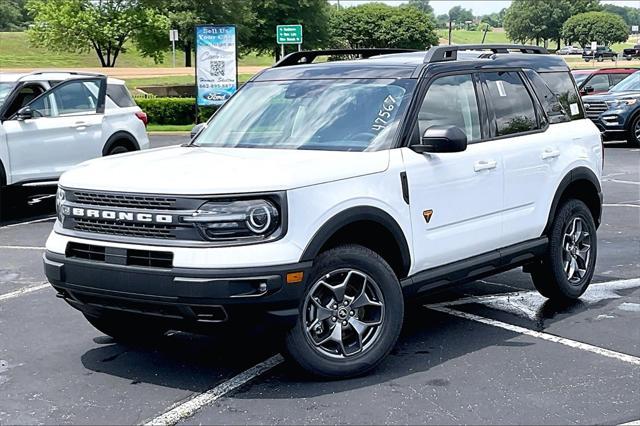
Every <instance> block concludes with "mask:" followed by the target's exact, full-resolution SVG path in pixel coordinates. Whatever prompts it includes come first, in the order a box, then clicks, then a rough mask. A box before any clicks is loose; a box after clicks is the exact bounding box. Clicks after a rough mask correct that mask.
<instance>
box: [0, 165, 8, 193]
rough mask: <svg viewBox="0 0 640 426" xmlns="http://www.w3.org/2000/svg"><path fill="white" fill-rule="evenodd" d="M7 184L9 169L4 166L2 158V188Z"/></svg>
mask: <svg viewBox="0 0 640 426" xmlns="http://www.w3.org/2000/svg"><path fill="white" fill-rule="evenodd" d="M6 184H7V171H6V170H5V168H4V164H3V163H2V160H0V188H2V187H3V186H5V185H6Z"/></svg>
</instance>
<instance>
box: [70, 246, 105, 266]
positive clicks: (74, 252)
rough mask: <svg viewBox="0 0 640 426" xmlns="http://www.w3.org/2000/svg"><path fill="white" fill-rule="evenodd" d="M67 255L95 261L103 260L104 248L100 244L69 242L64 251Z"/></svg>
mask: <svg viewBox="0 0 640 426" xmlns="http://www.w3.org/2000/svg"><path fill="white" fill-rule="evenodd" d="M66 256H67V257H75V258H77V259H86V260H93V261H96V262H104V261H105V248H104V247H101V246H93V245H89V244H80V243H73V242H72V243H69V244H68V245H67V251H66Z"/></svg>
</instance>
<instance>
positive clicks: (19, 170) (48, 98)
mask: <svg viewBox="0 0 640 426" xmlns="http://www.w3.org/2000/svg"><path fill="white" fill-rule="evenodd" d="M105 92H106V78H104V77H92V78H79V79H72V80H67V81H64V82H62V83H60V84H58V85H57V86H55V87H53V88H52V89H50V90H48V91H46V92H45V93H43V94H42V95H40V96H38V97H37V98H36V99H34V100H33V101H31V102H30V103H28V104H27V106H29V107H30V108H31V111H32V113H33V117H32V118H29V119H24V120H21V119H20V120H19V119H18V118H17V117H16V116H15V115H14V116H13V117H12V118H10V119H9V120H6V121H4V122H3V124H2V125H3V127H4V129H5V132H6V138H7V146H8V151H9V158H10V162H11V170H12V175H13V177H14V179H13V181H14V182H16V183H18V182H24V181H39V180H50V179H51V180H56V179H57V178H58V177H59V176H60V174H62V172H64V171H65V170H67V169H69V168H70V167H72V166H74V165H76V164H78V163H80V162H82V161H84V160H87V159H91V158H94V157H97V156H100V155H101V153H102V152H101V150H102V120H103V113H104V105H105Z"/></svg>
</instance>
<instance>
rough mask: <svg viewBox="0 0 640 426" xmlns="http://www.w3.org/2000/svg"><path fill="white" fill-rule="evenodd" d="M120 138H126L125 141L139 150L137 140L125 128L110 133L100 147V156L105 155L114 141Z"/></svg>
mask: <svg viewBox="0 0 640 426" xmlns="http://www.w3.org/2000/svg"><path fill="white" fill-rule="evenodd" d="M121 140H126V141H127V142H130V143H131V144H132V145H133V147H134V149H135V150H136V151H140V145H139V144H138V141H137V140H136V138H135V137H134V136H133V135H132V134H131V133H129V132H127V131H125V130H119V131H117V132H115V133H114V134H112V135H111V136H109V139H107V142H106V143H105V144H104V147H103V148H102V156H105V155H107V153H108V152H109V151H110V150H111V148H112V147H113V146H114V145H115V144H116V142H118V141H121Z"/></svg>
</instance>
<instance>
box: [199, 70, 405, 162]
mask: <svg viewBox="0 0 640 426" xmlns="http://www.w3.org/2000/svg"><path fill="white" fill-rule="evenodd" d="M414 86H415V80H409V79H400V80H395V79H376V80H371V79H367V80H350V79H342V80H294V81H286V82H285V81H265V82H252V83H247V84H246V85H245V86H244V87H242V89H241V90H240V91H239V92H238V93H237V94H236V95H235V96H234V97H233V98H231V99H230V100H229V101H228V102H227V104H226V105H225V106H224V107H223V108H222V109H221V110H220V111H219V112H218V113H217V114H216V115H215V117H214V118H213V119H212V120H211V121H210V122H209V125H208V126H207V128H206V129H205V130H204V131H203V132H202V133H201V134H200V136H199V137H198V138H197V139H196V140H195V142H194V144H195V145H198V146H207V147H210V146H215V147H238V148H279V149H317V150H327V151H375V150H380V149H386V148H389V147H390V146H391V144H392V143H393V139H394V136H395V134H396V132H397V129H398V126H399V123H400V119H401V117H402V116H403V113H404V110H405V109H406V106H407V105H408V103H409V99H410V98H411V94H412V91H413V88H414Z"/></svg>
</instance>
